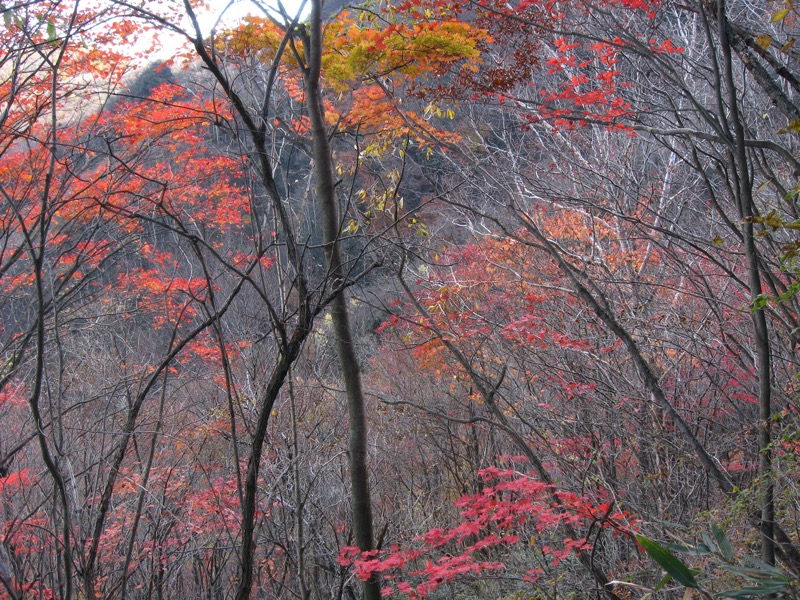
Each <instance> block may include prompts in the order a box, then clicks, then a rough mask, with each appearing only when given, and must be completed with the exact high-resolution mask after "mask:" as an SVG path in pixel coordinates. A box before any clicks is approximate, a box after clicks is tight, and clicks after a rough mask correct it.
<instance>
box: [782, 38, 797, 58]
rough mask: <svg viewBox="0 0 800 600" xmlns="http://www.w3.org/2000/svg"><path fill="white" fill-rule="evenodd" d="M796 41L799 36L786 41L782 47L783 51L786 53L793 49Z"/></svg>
mask: <svg viewBox="0 0 800 600" xmlns="http://www.w3.org/2000/svg"><path fill="white" fill-rule="evenodd" d="M796 41H797V38H792V39H790V40H789V41H788V42H786V43H785V44H784V45H783V46H782V47H781V52H783V53H784V54H786V53H787V52H789V50H791V49H792V46H794V43H795V42H796Z"/></svg>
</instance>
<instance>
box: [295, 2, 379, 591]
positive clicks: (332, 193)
mask: <svg viewBox="0 0 800 600" xmlns="http://www.w3.org/2000/svg"><path fill="white" fill-rule="evenodd" d="M306 54H307V60H308V68H307V70H306V72H305V83H306V103H307V106H308V116H309V119H310V121H311V132H312V136H313V152H314V175H315V178H316V192H317V202H319V207H320V212H321V214H322V221H323V241H324V244H325V256H326V258H327V261H328V276H329V277H330V281H331V282H332V284H333V286H334V289H336V288H339V289H340V290H341V286H342V285H343V284H344V283H345V274H344V268H343V266H342V257H341V251H340V244H339V232H340V227H341V225H340V221H339V211H338V209H337V204H336V189H335V187H336V185H335V180H334V175H333V157H332V156H331V148H330V144H329V142H328V133H327V130H326V129H327V128H326V126H325V119H324V110H323V107H322V97H321V93H320V71H321V62H322V0H313V1H312V3H311V23H310V31H309V38H308V48H307V52H306ZM330 314H331V319H332V321H333V329H334V334H335V336H336V350H337V352H338V355H339V363H340V365H341V370H342V380H343V382H344V387H345V392H346V395H347V410H348V416H349V419H350V452H349V460H350V486H351V491H350V494H351V504H352V511H353V530H354V533H355V540H356V544H357V545H358V547H359V548H360V549H361V550H363V551H368V550H372V549H373V548H374V542H373V534H372V502H371V499H370V490H369V473H368V471H367V422H366V417H365V414H364V394H363V391H362V388H361V370H360V367H359V365H358V359H357V357H356V351H355V344H354V343H353V335H352V332H351V329H350V319H349V315H348V311H347V301H346V298H345V293H344V291H343V290H341V291H339V292H338V293H336V296H335V297H334V299H333V300H332V302H331V304H330ZM380 597H381V594H380V582H379V581H378V579H377V577H374V576H373V577H372V578H371V579H370V580H368V581H365V582H364V598H365V599H366V600H379V599H380Z"/></svg>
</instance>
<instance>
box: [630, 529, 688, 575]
mask: <svg viewBox="0 0 800 600" xmlns="http://www.w3.org/2000/svg"><path fill="white" fill-rule="evenodd" d="M636 541H637V542H639V543H640V544H641V545H642V548H644V551H645V552H647V554H648V556H649V557H650V558H652V559H653V560H654V561H656V562H657V563H658V564H659V565H660V566H661V567H662V568H663V569H664V570H665V571H666V572H667V573H669V574H670V575H671V576H672V578H673V579H674V580H675V581H677V582H678V583H680V584H682V585H685V586H686V587H690V588H697V587H699V586H698V584H697V580H696V579H695V578H694V574H693V573H692V571H691V569H689V567H687V566H686V565H685V564H684V563H683V562H682V561H681V560H679V559H678V558H676V557H675V555H674V554H672V552H670V551H669V550H667V549H666V548H664V546H662V545H661V544H659V543H658V542H654V541H653V540H651V539H649V538H646V537H644V536H643V535H637V536H636Z"/></svg>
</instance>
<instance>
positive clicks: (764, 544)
mask: <svg viewBox="0 0 800 600" xmlns="http://www.w3.org/2000/svg"><path fill="white" fill-rule="evenodd" d="M717 23H718V28H719V37H720V49H721V50H722V59H723V77H724V82H725V87H726V90H727V98H726V99H727V100H728V105H729V106H728V110H729V113H730V124H731V129H732V132H730V133H729V135H730V136H731V150H730V153H731V163H732V166H733V167H734V168H732V169H731V172H732V173H733V175H734V184H735V185H734V188H733V189H734V193H735V195H736V201H737V203H738V205H739V206H738V208H739V215H740V216H741V217H742V220H743V221H744V225H743V230H742V234H743V241H744V251H745V258H746V260H747V275H748V279H747V280H748V286H749V288H750V295H751V298H752V299H753V301H755V300H757V299H758V298H759V297H760V296H761V294H762V286H761V273H760V270H759V258H758V248H757V247H756V243H755V236H754V233H753V217H754V216H755V215H754V208H753V189H752V188H753V183H752V179H751V177H750V170H749V165H748V162H747V149H746V147H745V135H744V126H743V125H742V121H741V116H740V115H739V109H738V98H737V96H736V84H735V81H734V79H733V64H732V58H731V41H730V35H729V25H728V19H727V17H726V15H725V2H724V0H720V1H719V2H718V3H717ZM721 93H722V92H721V91H720V94H721ZM752 318H753V331H754V334H755V344H756V364H755V367H756V373H757V374H758V382H759V390H758V407H759V414H758V421H759V422H758V452H759V457H758V476H759V479H760V481H761V483H760V488H761V560H762V561H764V562H765V563H767V564H768V565H774V564H775V498H774V496H775V485H774V481H773V473H772V456H771V452H770V443H771V442H772V436H771V432H770V421H771V419H772V390H771V387H770V384H771V380H772V375H771V368H772V367H771V363H770V345H769V332H768V330H767V317H766V313H765V311H764V308H763V307H759V308H757V309H755V310H753V314H752Z"/></svg>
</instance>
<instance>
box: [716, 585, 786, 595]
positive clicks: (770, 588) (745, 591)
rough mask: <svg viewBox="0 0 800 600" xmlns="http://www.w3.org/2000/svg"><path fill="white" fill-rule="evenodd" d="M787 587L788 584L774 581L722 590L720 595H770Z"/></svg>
mask: <svg viewBox="0 0 800 600" xmlns="http://www.w3.org/2000/svg"><path fill="white" fill-rule="evenodd" d="M785 589H786V584H785V583H781V584H777V583H773V584H764V585H759V586H754V587H747V588H741V589H738V590H730V591H727V592H720V594H719V595H720V596H722V597H723V598H752V597H753V596H769V595H771V594H775V593H778V592H782V591H784V590H785Z"/></svg>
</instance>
